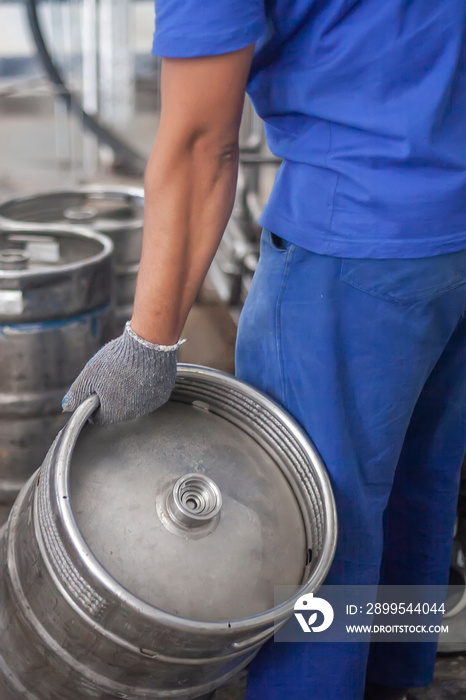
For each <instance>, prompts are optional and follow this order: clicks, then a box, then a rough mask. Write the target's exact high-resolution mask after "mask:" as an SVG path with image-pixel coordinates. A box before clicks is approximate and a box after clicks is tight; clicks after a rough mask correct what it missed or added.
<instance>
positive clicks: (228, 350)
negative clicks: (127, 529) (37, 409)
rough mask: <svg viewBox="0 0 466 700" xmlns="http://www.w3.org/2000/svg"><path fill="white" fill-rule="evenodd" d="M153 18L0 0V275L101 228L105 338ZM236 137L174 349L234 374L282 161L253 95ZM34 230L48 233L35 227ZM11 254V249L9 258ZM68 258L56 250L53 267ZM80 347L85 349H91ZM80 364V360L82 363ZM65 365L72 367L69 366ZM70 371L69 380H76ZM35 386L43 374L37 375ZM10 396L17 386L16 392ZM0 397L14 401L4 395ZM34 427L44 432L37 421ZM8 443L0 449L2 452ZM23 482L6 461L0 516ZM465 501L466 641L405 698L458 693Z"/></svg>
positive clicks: (132, 8)
mask: <svg viewBox="0 0 466 700" xmlns="http://www.w3.org/2000/svg"><path fill="white" fill-rule="evenodd" d="M153 26H154V12H153V3H152V2H150V1H146V0H64V1H61V0H0V146H1V150H0V152H1V160H0V202H1V203H3V206H1V207H0V217H4V218H3V220H0V237H1V240H2V246H1V247H2V248H3V249H4V250H5V249H6V250H7V251H9V255H6V256H4V257H3V258H2V255H1V252H2V251H0V279H2V275H3V277H4V278H8V279H11V278H12V274H13V273H12V271H15V270H16V271H17V274H18V276H21V274H22V271H23V272H24V270H30V269H34V270H36V269H38V267H39V268H40V265H44V264H45V263H46V264H49V263H51V261H53V256H54V255H55V253H54V250H55V249H54V247H53V244H52V243H51V239H53V238H54V236H58V237H59V234H58V233H57V230H54V229H53V226H58V227H61V228H62V229H64V230H65V229H66V230H68V227H73V226H74V227H76V226H78V227H83V226H84V227H86V226H87V227H88V230H91V231H93V232H94V233H99V232H100V233H102V232H103V233H107V234H108V235H110V237H111V238H112V239H113V242H114V245H115V256H116V258H115V259H116V267H115V264H114V268H115V269H116V278H115V279H114V284H116V287H117V289H116V306H117V309H116V325H115V326H113V329H112V330H111V331H108V328H107V327H106V326H105V329H104V326H102V328H103V330H102V335H101V336H99V338H100V340H101V341H102V342H104V341H105V340H106V339H108V338H109V337H111V336H112V335H114V334H115V333H117V332H118V329H119V328H121V325H122V323H123V322H124V321H125V320H126V319H127V318H129V317H130V314H131V297H132V293H133V292H134V284H135V279H136V274H137V254H136V253H137V250H138V246H140V234H141V231H142V209H143V199H142V197H143V195H142V192H141V191H140V188H141V187H142V180H143V171H144V165H145V161H146V159H147V157H148V155H149V153H150V151H151V148H152V144H153V141H154V138H155V135H156V131H157V121H158V113H159V108H160V94H159V77H160V62H159V60H158V59H157V58H155V57H153V56H151V54H150V49H151V44H152V34H153ZM240 146H241V165H240V173H239V181H238V192H237V198H236V203H235V207H234V211H233V215H232V218H231V221H230V223H229V225H228V228H227V231H226V233H225V236H224V239H223V241H222V244H221V246H220V249H219V251H218V254H217V256H216V258H215V261H214V263H213V265H212V268H211V270H210V273H209V276H208V279H207V281H206V284H205V285H204V288H203V290H202V292H201V295H200V297H199V300H198V303H197V304H196V305H195V307H194V308H193V310H192V312H191V315H190V317H189V319H188V323H187V327H186V329H185V332H184V334H183V335H184V336H185V337H187V338H188V341H189V342H187V343H186V344H185V345H183V346H182V348H181V356H180V359H181V361H184V362H192V363H195V364H204V365H208V366H211V367H215V368H218V369H222V370H224V371H227V372H230V373H233V372H234V342H235V331H236V323H237V320H238V317H239V313H240V310H241V306H242V304H243V302H244V300H245V298H246V295H247V292H248V289H249V285H250V282H251V279H252V275H253V273H254V270H255V267H256V265H257V260H258V255H259V237H260V228H259V226H258V223H257V222H258V219H259V216H260V212H261V209H262V206H263V204H264V202H265V200H266V198H267V196H268V193H269V192H270V189H271V186H272V183H273V179H274V177H275V173H276V171H277V169H278V167H279V161H278V160H277V159H276V158H275V157H274V156H273V155H272V154H271V153H270V151H269V150H268V148H267V145H266V142H265V137H264V131H263V127H262V124H261V122H260V120H259V119H258V118H257V116H256V115H255V113H254V111H253V109H252V107H251V106H250V104H249V103H248V102H246V105H245V109H244V117H243V123H242V127H241V134H240ZM24 198H28V199H24ZM30 198H33V199H30ZM13 200H14V201H13ZM12 222H13V223H12ZM21 222H23V223H21ZM24 222H27V223H24ZM37 225H39V226H42V227H44V228H42V229H36V228H35V227H36V226H37ZM50 225H52V228H50ZM60 235H65V234H60ZM128 241H130V243H131V244H129V243H128ZM18 249H19V251H20V253H19V257H18ZM12 251H14V252H15V255H17V259H15V260H13V257H12ZM21 251H22V252H24V256H22V253H21ZM31 251H33V252H31ZM135 251H136V252H135ZM83 255H84V257H85V254H84V253H83ZM47 256H48V257H47ZM50 256H51V257H50ZM73 256H74V257H75V253H73V255H72V257H73ZM58 257H59V256H58ZM74 257H73V259H74ZM23 258H24V259H23ZM26 258H27V261H26ZM65 262H66V261H64V260H58V258H57V260H55V263H56V265H57V269H59V267H60V265H61V264H64V263H65ZM55 263H54V264H55ZM2 265H3V267H2ZM31 266H32V267H31ZM5 272H6V273H7V274H6V276H5V275H4V274H3V273H5ZM1 289H5V284H3V285H2V286H1ZM119 290H120V291H119ZM94 291H95V290H94ZM93 293H94V292H93ZM95 293H97V292H95ZM99 299H100V297H99ZM107 302H108V303H110V300H106V301H105V303H107ZM16 303H17V302H16V301H15V299H13V300H12V297H11V295H10V296H9V297H8V298H7V297H5V300H4V301H3V302H2V299H1V290H0V325H2V324H4V325H6V324H11V323H18V322H19V321H24V322H32V321H33V322H34V323H37V321H39V320H43V321H44V322H48V320H49V319H48V317H46V316H44V318H43V319H39V318H37V317H35V316H30V317H25V316H24V317H23V316H21V314H22V313H23V311H22V309H21V308H19V307H17V308H16V307H15V304H16ZM103 303H104V302H103V301H102V299H100V301H99V303H98V304H97V302H96V305H94V306H93V307H90V308H82V309H80V310H79V313H87V314H89V313H90V314H94V315H95V314H96V313H97V311H96V310H97V309H99V313H100V309H101V308H102V304H103ZM13 307H14V308H13ZM12 308H13V311H12ZM66 313H68V312H66ZM70 313H71V312H70ZM73 313H74V312H73ZM15 314H16V316H15ZM63 314H64V315H66V314H65V310H63ZM67 318H68V316H67ZM99 318H100V317H99ZM94 320H95V319H94ZM99 323H100V321H99ZM51 342H52V341H51ZM53 342H54V341H53ZM99 342H100V341H99ZM5 347H6V346H5V345H4V346H0V352H4V353H10V352H13V355H14V352H16V350H15V349H13V350H12V351H11V348H10V346H8V347H7V349H6V350H5ZM83 347H84V346H83ZM85 347H86V348H88V350H86V351H85V352H89V356H91V355H92V354H93V352H94V349H92V348H91V346H88V345H85ZM89 348H91V349H92V352H91V349H89ZM83 352H84V351H83ZM82 359H84V358H83V357H81V356H79V357H77V358H76V362H77V363H79V362H80V361H81V360H82ZM13 361H14V360H13ZM2 362H3V358H2V357H0V363H2ZM68 369H69V372H70V373H72V372H73V371H74V367H73V366H72V365H71V364H70V366H69V368H68ZM4 375H5V372H4V374H3V375H2V373H1V369H0V381H3V382H4V384H6V379H5V378H4ZM65 375H66V373H65V374H64V377H65V378H64V379H63V384H64V385H65V384H66V381H68V379H70V377H68V376H67V375H66V376H65ZM2 377H3V379H2ZM31 381H32V383H34V381H36V379H34V380H31ZM37 381H38V380H37ZM37 381H36V384H37ZM40 381H42V382H46V381H48V379H47V377H45V378H44V377H42V378H41V380H40ZM37 386H38V385H37ZM37 386H36V385H34V387H32V384H31V387H32V388H34V390H38V391H39V393H40V392H42V393H41V401H42V400H43V401H45V399H44V396H46V398H47V401H48V402H49V403H50V401H51V399H50V390H49V389H50V388H49V387H47V386H46V385H45V384H43V385H42V384H41V385H40V387H39V389H37ZM31 387H30V389H27V388H26V389H24V391H23V395H21V397H20V398H19V399H18V397H17V396H16V395H15V397H16V398H15V401H16V402H17V403H18V405H19V404H20V403H21V402H23V403H21V406H22V408H21V411H22V412H23V418H22V419H21V420H23V423H22V428H21V430H23V431H27V430H29V429H30V426H29V427H28V424H27V422H24V415H26V414H27V410H26V409H24V401H27V400H28V399H27V397H26V395H28V396H29V397H30V395H31V391H32V388H31ZM62 388H65V389H66V386H63V387H61V386H58V388H57V387H54V391H55V392H56V393H57V396H58V394H59V393H60V391H61V389H62ZM8 391H9V389H8V390H6V389H5V386H3V387H1V388H0V395H1V396H4V397H5V396H6V394H7V393H8ZM11 392H12V393H14V392H15V389H14V387H13V388H12V389H11ZM29 400H30V399H29ZM7 403H8V406H10V407H11V405H12V399H11V395H9V396H8V397H7ZM44 405H45V403H42V404H41V406H44ZM0 410H2V406H1V402H0ZM47 410H48V409H47ZM21 411H20V413H21ZM54 411H55V413H56V411H57V409H56V408H53V409H50V415H52V414H53V415H55V414H54ZM1 422H2V416H1V415H0V423H1ZM5 426H6V427H5ZM49 429H50V430H52V431H53V430H55V429H56V424H55V423H51V425H50V428H49ZM15 430H16V428H15ZM5 431H9V432H11V431H12V428H11V425H10V423H8V421H6V422H5V425H4V427H3V428H2V427H1V426H0V441H1V440H3V441H5V439H6V438H5V435H6V432H5ZM13 432H14V430H13ZM20 432H21V431H20ZM38 432H43V430H42V428H39V429H38ZM45 440H47V438H45ZM23 441H24V436H23ZM43 441H44V436H43V435H42V442H43ZM20 443H21V440H19V442H18V441H17V445H16V447H15V449H17V452H16V453H15V462H16V464H17V461H18V459H19V460H21V459H25V460H26V461H27V460H29V462H30V461H31V459H33V457H32V458H31V449H29V448H28V450H29V452H28V457H27V459H26V457H24V455H25V453H26V451H27V450H25V448H24V445H23V444H20ZM8 449H9V448H8ZM43 449H44V448H43V445H41V446H39V443H38V448H37V464H36V465H35V466H39V464H40V462H41V460H42V458H43V454H42V452H43ZM4 452H5V450H4V445H2V444H0V455H1V454H3V453H4ZM18 455H19V456H18ZM21 455H22V457H21ZM29 462H28V463H27V464H26V466H25V469H24V470H21V468H20V470H19V471H20V472H21V474H22V475H23V474H24V478H26V475H27V473H32V471H33V470H31V468H30V464H29ZM8 468H9V469H13V466H11V467H8ZM2 480H3V487H4V488H3V491H2ZM8 480H9V482H10V483H9V485H8V484H7V486H5V483H6V482H7V481H8ZM19 485H20V484H18V482H17V481H15V479H14V477H13V476H12V474H11V473H8V474H6V473H5V467H3V468H2V467H1V466H0V525H1V523H2V522H3V519H4V518H5V517H6V515H7V512H8V509H9V507H10V505H11V500H12V498H13V495H14V494H15V493H16V491H17V488H19ZM2 493H3V496H2ZM5 493H7V496H8V497H5ZM2 499H3V500H2ZM465 503H466V496H465V494H463V496H462V500H461V501H460V515H461V518H460V521H459V530H458V534H459V537H458V541H457V543H456V544H455V559H454V561H453V562H452V581H454V582H455V583H456V584H457V586H458V587H457V588H456V589H455V591H454V592H453V593H452V600H451V603H450V610H452V609H453V608H454V615H453V616H452V617H451V619H450V622H452V620H455V624H458V625H463V626H464V630H465V634H464V639H465V643H464V645H463V646H461V648H455V649H448V648H444V649H443V651H445V652H454V655H452V656H445V657H439V664H438V669H437V680H436V682H435V683H434V685H433V686H432V688H430V689H428V690H423V691H419V692H417V691H416V692H415V693H413V694H412V695H410V697H412V698H416V699H418V700H421V698H422V699H425V700H435V698H438V699H439V700H442V699H445V700H446V699H447V698H459V697H466V662H465V658H464V656H463V655H462V652H464V651H466V586H465V585H464V571H465V566H464V556H463V547H462V546H461V543H462V542H463V543H465V542H466V535H465V526H464V522H465V521H466V518H464V517H463V516H464V513H463V511H464V510H465ZM452 590H453V589H452ZM243 686H244V676H242V678H241V679H240V680H239V681H238V682H237V683H235V684H234V685H233V686H232V687H231V688H229V689H225V690H221V691H218V692H217V694H216V696H215V697H216V698H218V700H221V699H225V700H226V699H227V698H230V700H233V698H234V699H235V700H236V699H237V698H238V699H239V698H240V697H242V695H243V690H242V688H243Z"/></svg>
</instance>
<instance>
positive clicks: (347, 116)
mask: <svg viewBox="0 0 466 700" xmlns="http://www.w3.org/2000/svg"><path fill="white" fill-rule="evenodd" d="M465 37H466V1H465V0H202V2H199V1H198V0H156V32H155V39H154V48H153V52H154V53H155V54H158V55H161V56H167V57H189V56H201V55H214V54H221V53H226V52H229V51H234V50H236V49H239V48H242V47H244V46H247V45H248V44H251V43H253V42H256V50H255V54H254V60H253V65H252V69H251V74H250V77H249V83H248V93H249V95H250V97H251V99H252V101H253V103H254V106H255V108H256V110H257V112H258V114H259V115H260V116H261V117H262V118H263V119H264V121H265V127H266V133H267V140H268V143H269V146H270V148H271V150H272V152H273V153H275V154H276V155H277V156H279V157H280V158H283V164H282V166H281V168H280V170H279V172H278V175H277V178H276V182H275V185H274V188H273V191H272V194H271V196H270V200H269V202H268V204H267V206H266V208H265V210H264V212H263V215H262V219H261V223H262V225H263V226H265V227H266V228H268V229H270V230H271V231H273V232H274V233H276V234H277V235H279V236H282V237H283V238H285V239H288V240H290V241H292V242H294V243H296V244H297V245H300V246H302V247H304V248H307V249H309V250H312V251H314V252H317V253H322V254H327V255H335V256H343V257H373V258H385V257H395V258H396V257H402V258H410V257H422V256H430V255H437V254H441V253H448V252H452V251H456V250H461V249H464V248H466V43H465Z"/></svg>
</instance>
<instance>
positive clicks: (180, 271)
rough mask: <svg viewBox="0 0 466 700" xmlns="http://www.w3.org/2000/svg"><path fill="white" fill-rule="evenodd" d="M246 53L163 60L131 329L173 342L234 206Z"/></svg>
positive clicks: (150, 338)
mask: <svg viewBox="0 0 466 700" xmlns="http://www.w3.org/2000/svg"><path fill="white" fill-rule="evenodd" d="M252 55H253V46H249V47H246V48H244V49H241V50H239V51H236V52H233V53H229V54H224V55H220V56H209V57H202V58H189V59H164V60H163V66H162V112H161V119H160V126H159V130H158V134H157V139H156V142H155V145H154V148H153V151H152V154H151V157H150V160H149V163H148V166H147V171H146V178H145V222H144V242H143V251H142V258H141V265H140V271H139V276H138V284H137V291H136V299H135V305H134V313H133V318H132V321H131V326H132V328H133V330H134V331H135V332H136V333H137V334H138V335H140V336H141V337H143V338H145V339H146V340H148V341H150V342H153V343H159V344H164V345H171V344H173V343H176V341H177V340H178V338H179V336H180V333H181V331H182V328H183V326H184V323H185V320H186V317H187V315H188V312H189V310H190V308H191V306H192V304H193V302H194V300H195V298H196V295H197V292H198V291H199V289H200V287H201V285H202V282H203V280H204V278H205V275H206V273H207V270H208V268H209V265H210V263H211V261H212V258H213V256H214V254H215V251H216V249H217V247H218V244H219V242H220V239H221V236H222V234H223V231H224V229H225V226H226V224H227V222H228V219H229V216H230V214H231V209H232V206H233V201H234V196H235V189H236V180H237V170H238V131H239V125H240V121H241V113H242V108H243V102H244V92H245V86H246V81H247V77H248V73H249V69H250V65H251V60H252Z"/></svg>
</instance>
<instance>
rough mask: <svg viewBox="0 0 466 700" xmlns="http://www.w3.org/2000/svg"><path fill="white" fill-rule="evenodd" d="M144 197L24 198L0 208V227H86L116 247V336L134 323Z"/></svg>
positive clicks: (137, 193) (133, 192) (98, 192)
mask: <svg viewBox="0 0 466 700" xmlns="http://www.w3.org/2000/svg"><path fill="white" fill-rule="evenodd" d="M143 216H144V192H143V190H142V189H139V188H131V187H115V186H114V187H105V186H91V187H82V188H77V189H74V190H62V191H57V192H47V193H44V194H39V195H34V196H31V197H21V198H18V199H12V200H10V201H8V202H5V203H4V204H3V205H1V206H0V221H2V220H4V221H5V222H8V223H11V222H14V223H22V224H25V223H28V224H31V223H32V224H42V225H43V224H47V225H48V224H59V225H61V226H63V225H65V226H79V227H81V226H86V228H88V229H90V230H91V231H93V232H94V233H103V234H104V235H106V236H109V237H110V238H111V239H112V241H113V244H114V248H115V253H114V289H115V297H116V298H115V303H116V309H115V320H116V325H115V332H116V333H117V334H118V333H119V332H120V331H121V330H122V329H123V326H124V324H125V322H126V321H127V320H129V319H130V318H131V314H132V305H133V299H134V292H135V289H136V277H137V272H138V264H139V259H140V257H141V247H142V228H143Z"/></svg>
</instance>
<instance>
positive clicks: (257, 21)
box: [152, 0, 266, 58]
mask: <svg viewBox="0 0 466 700" xmlns="http://www.w3.org/2000/svg"><path fill="white" fill-rule="evenodd" d="M264 3H265V0H155V34H154V44H153V47H152V53H153V54H156V55H158V56H165V57H167V58H190V57H193V56H214V55H217V54H222V53H228V52H230V51H236V50H237V49H242V48H244V47H245V46H248V45H249V44H252V43H254V42H255V41H257V39H259V37H260V36H261V35H262V34H263V32H264V31H265V28H266V19H265V10H264Z"/></svg>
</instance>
